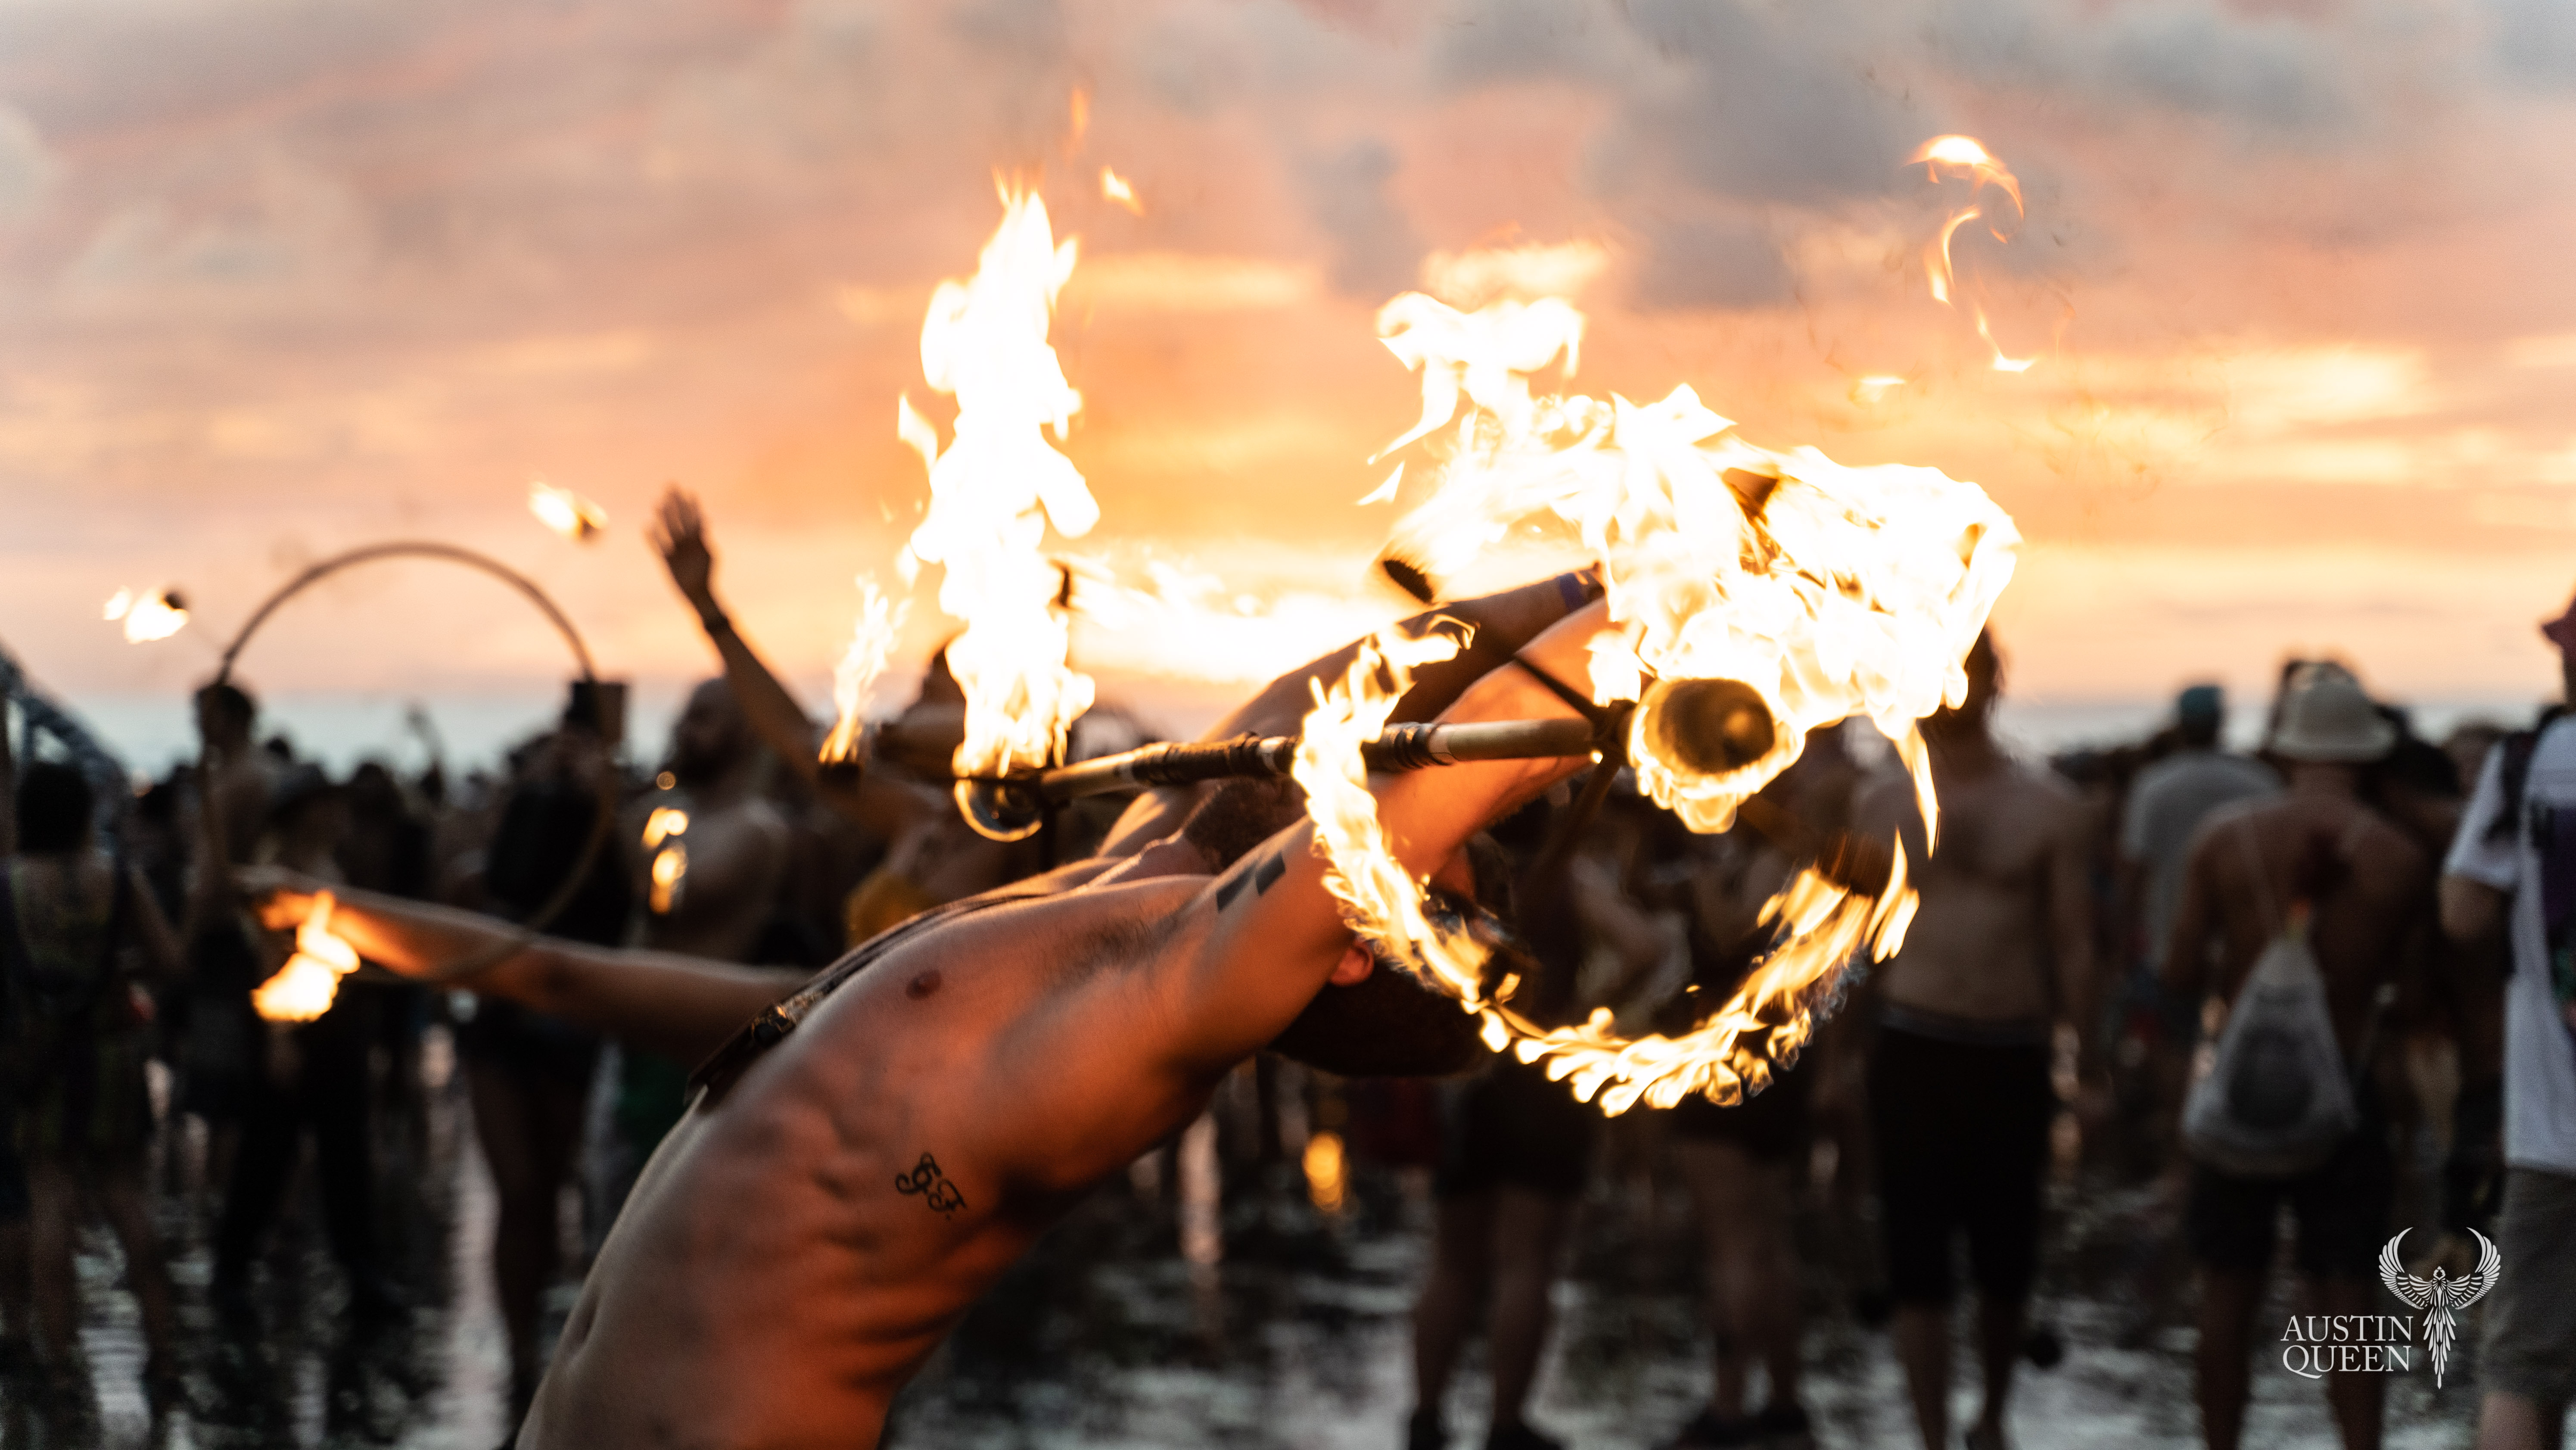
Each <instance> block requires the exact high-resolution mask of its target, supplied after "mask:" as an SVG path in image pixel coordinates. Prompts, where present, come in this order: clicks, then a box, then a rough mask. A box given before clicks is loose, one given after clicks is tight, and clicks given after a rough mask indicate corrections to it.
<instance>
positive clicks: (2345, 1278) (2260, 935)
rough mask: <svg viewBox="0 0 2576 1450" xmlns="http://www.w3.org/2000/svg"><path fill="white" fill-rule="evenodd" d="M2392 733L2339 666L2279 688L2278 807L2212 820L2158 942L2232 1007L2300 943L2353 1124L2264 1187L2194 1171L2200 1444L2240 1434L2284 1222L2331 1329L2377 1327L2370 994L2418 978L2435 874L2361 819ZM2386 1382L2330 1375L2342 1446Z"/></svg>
mask: <svg viewBox="0 0 2576 1450" xmlns="http://www.w3.org/2000/svg"><path fill="white" fill-rule="evenodd" d="M2397 739H2398V731H2397V727H2396V726H2395V725H2394V724H2392V723H2391V722H2390V721H2389V719H2388V717H2387V716H2385V715H2384V714H2382V713H2381V712H2380V710H2379V707H2378V706H2377V705H2375V704H2373V703H2371V699H2370V697H2369V696H2368V695H2367V694H2365V693H2363V691H2362V688H2361V682H2360V681H2359V680H2357V679H2355V678H2354V677H2353V674H2352V672H2351V671H2350V670H2348V669H2345V668H2344V667H2343V666H2341V665H2337V664H2326V663H2312V664H2305V665H2301V666H2299V667H2297V668H2296V669H2294V670H2293V671H2292V672H2291V673H2290V675H2289V678H2288V680H2287V681H2286V683H2285V685H2284V688H2283V693H2282V700H2281V709H2280V715H2279V718H2278V720H2277V722H2276V723H2275V725H2274V728H2273V732H2272V739H2271V742H2270V754H2271V755H2272V757H2273V758H2274V759H2276V760H2279V761H2280V762H2282V764H2283V765H2284V767H2285V769H2286V773H2287V775H2288V785H2289V789H2288V791H2287V792H2286V793H2285V794H2283V795H2280V796H2277V797H2273V798H2269V799H2265V800H2260V801H2248V802H2240V803H2237V804H2235V805H2230V806H2225V807H2221V808H2220V809H2219V810H2217V811H2214V812H2212V813H2211V814H2210V816H2209V817H2208V819H2207V820H2206V821H2204V822H2203V824H2202V825H2201V827H2200V830H2199V832H2198V833H2197V835H2196V836H2195V837H2194V838H2193V843H2192V848H2191V854H2190V858H2189V862H2188V864H2187V865H2186V866H2185V868H2184V875H2183V882H2182V895H2181V899H2180V900H2179V901H2178V902H2176V904H2175V907H2174V915H2173V922H2172V926H2171V929H2170V930H2169V932H2168V933H2167V936H2166V943H2165V954H2164V963H2163V967H2162V975H2163V979H2164V983H2165V987H2166V989H2167V990H2168V991H2170V992H2173V993H2175V994H2177V995H2178V996H2180V997H2181V998H2182V999H2183V1000H2185V1001H2189V1002H2194V1003H2197V1002H2200V1001H2201V1000H2202V999H2203V998H2204V997H2208V996H2216V997H2218V998H2220V999H2221V1000H2222V1001H2225V1002H2228V1003H2229V1004H2231V1005H2233V1003H2234V1002H2235V999H2236V996H2237V994H2238V992H2239V991H2241V990H2242V989H2243V988H2244V986H2245V983H2246V980H2247V977H2248V976H2249V974H2250V973H2251V972H2252V970H2253V968H2254V964H2255V962H2256V960H2257V959H2258V958H2260V957H2262V956H2263V955H2264V953H2265V950H2266V949H2267V948H2268V947H2270V946H2271V945H2272V943H2273V942H2274V941H2276V940H2277V939H2279V938H2280V937H2282V936H2283V935H2284V934H2294V935H2303V936H2304V940H2305V942H2306V945H2307V947H2308V949H2309V952H2310V954H2311V955H2312V956H2313V957H2314V959H2315V961H2316V965H2317V970H2318V973H2319V975H2321V976H2322V977H2323V978H2324V983H2325V997H2326V1010H2327V1015H2328V1016H2329V1017H2330V1018H2331V1020H2332V1022H2333V1026H2334V1034H2335V1043H2336V1047H2337V1048H2338V1049H2339V1050H2340V1052H2341V1055H2342V1061H2343V1064H2344V1066H2345V1068H2346V1070H2347V1074H2348V1076H2349V1077H2350V1078H2351V1079H2353V1080H2354V1081H2355V1082H2356V1083H2357V1084H2358V1087H2359V1098H2360V1108H2361V1112H2360V1120H2359V1123H2358V1125H2357V1126H2355V1127H2354V1128H2353V1129H2352V1131H2350V1132H2349V1133H2348V1134H2347V1135H2346V1136H2345V1137H2344V1138H2343V1139H2342V1141H2341V1142H2340V1143H2339V1144H2338V1145H2336V1146H2335V1148H2334V1149H2333V1153H2332V1156H2331V1157H2329V1158H2327V1159H2326V1161H2325V1162H2324V1163H2323V1164H2322V1165H2320V1166H2317V1167H2313V1168H2309V1169H2307V1170H2305V1171H2303V1172H2302V1171H2294V1170H2291V1169H2290V1167H2289V1165H2284V1171H2283V1172H2280V1173H2277V1174H2255V1173H2249V1172H2246V1171H2243V1165H2237V1164H2231V1165H2230V1167H2229V1168H2226V1169H2222V1168H2219V1167H2216V1166H2213V1165H2212V1164H2209V1163H2206V1162H2195V1163H2194V1164H2193V1165H2192V1168H2191V1190H2190V1199H2189V1206H2188V1208H2187V1210H2186V1213H2185V1221H2184V1237H2185V1239H2186V1240H2187V1241H2188V1242H2189V1244H2190V1246H2191V1251H2192V1255H2193V1257H2194V1258H2195V1259H2197V1260H2198V1261H2199V1263H2200V1266H2201V1307H2200V1347H2199V1356H2198V1359H2199V1363H2198V1379H2199V1397H2200V1411H2201V1431H2202V1434H2203V1436H2204V1438H2205V1439H2206V1440H2207V1442H2208V1444H2209V1445H2210V1446H2211V1447H2212V1450H2233V1447H2234V1446H2235V1445H2236V1443H2237V1441H2238V1438H2239V1436H2240V1435H2241V1433H2242V1431H2243V1429H2244V1421H2245V1402H2246V1393H2247V1388H2248V1359H2249V1355H2250V1354H2251V1351H2252V1347H2253V1328H2254V1315H2255V1312H2256V1311H2257V1310H2258V1309H2259V1308H2260V1307H2261V1306H2262V1302H2263V1289H2264V1281H2265V1279H2266V1278H2267V1277H2268V1273H2269V1269H2270V1266H2271V1262H2272V1253H2273V1247H2274V1240H2275V1238H2276V1235H2277V1231H2278V1220H2279V1214H2280V1209H2281V1206H2282V1205H2283V1203H2284V1202H2286V1203H2287V1204H2288V1205H2289V1207H2290V1209H2291V1210H2292V1212H2293V1213H2294V1214H2295V1215H2296V1217H2297V1219H2298V1249H2297V1254H2296V1258H2297V1263H2298V1268H2299V1272H2300V1274H2301V1275H2302V1277H2303V1278H2304V1279H2305V1280H2306V1281H2307V1284H2308V1288H2309V1292H2310V1295H2311V1298H2312V1301H2313V1302H2315V1303H2316V1304H2317V1306H2318V1308H2319V1309H2321V1310H2322V1311H2324V1312H2326V1313H2330V1314H2363V1313H2373V1312H2377V1311H2378V1310H2380V1309H2381V1308H2384V1307H2385V1306H2384V1305H2382V1304H2380V1303H2379V1302H2377V1296H2378V1294H2379V1285H2378V1283H2377V1267H2376V1266H2377V1262H2378V1254H2379V1251H2380V1249H2381V1247H2382V1245H2383V1244H2385V1243H2386V1241H2387V1238H2388V1218H2389V1209H2390V1205H2391V1201H2392V1200H2393V1198H2394V1196H2395V1192H2396V1164H2395V1160H2394V1158H2393V1157H2392V1156H2391V1154H2390V1152H2389V1148H2388V1139H2387V1131H2386V1121H2385V1119H2384V1118H2383V1117H2382V1116H2381V1114H2380V1111H2379V1108H2378V1104H2377V1102H2376V1099H2375V1096H2374V1095H2373V1094H2372V1092H2371V1090H2370V1087H2369V1081H2370V1078H2369V1070H2368V1058H2369V1056H2370V1051H2371V1044H2372V1042H2373V1041H2375V1040H2376V1039H2378V1038H2380V1037H2384V1036H2386V1035H2388V1034H2389V1033H2390V1032H2392V1031H2393V1030H2394V1028H2395V1024H2392V1023H2385V1022H2381V1021H2380V1020H2379V1017H2380V1015H2381V1001H2382V990H2381V989H2382V988H2383V987H2384V986H2386V985H2388V984H2391V983H2393V982H2394V981H2395V980H2396V979H2397V977H2398V976H2399V974H2400V973H2402V972H2405V971H2410V970H2415V969H2417V968H2418V967H2419V965H2420V962H2421V960H2422V958H2423V955H2424V953H2425V951H2426V950H2427V949H2428V947H2429V945H2430V942H2431V937H2432V932H2431V928H2432V920H2431V911H2430V906H2431V899H2432V881H2433V872H2432V862H2431V860H2430V859H2429V858H2428V857H2427V856H2426V854H2425V853H2424V852H2423V851H2421V850H2419V849H2417V847H2416V846H2415V845H2414V844H2413V843H2412V842H2411V841H2409V840H2408V839H2407V837H2406V835H2405V833H2404V832H2402V831H2400V830H2399V829H2398V828H2397V827H2396V826H2394V825H2392V824H2391V823H2389V822H2388V821H2387V820H2386V819H2384V818H2382V817H2381V816H2380V815H2379V814H2378V813H2377V812H2376V811H2374V810H2372V809H2371V808H2370V807H2369V806H2368V805H2366V804H2364V802H2363V798H2362V786H2363V772H2364V769H2365V767H2367V766H2369V765H2371V764H2372V763H2373V762H2376V761H2379V760H2381V759H2383V758H2385V757H2386V756H2387V754H2388V753H2389V751H2390V750H2391V749H2393V748H2395V746H2396V744H2397ZM2384 1389H2385V1380H2384V1377H2383V1376H2381V1375H2377V1374H2345V1373H2335V1374H2329V1375H2328V1376H2327V1377H2326V1400H2327V1403H2328V1405H2329V1406H2330V1407H2331V1408H2332V1410H2333V1412H2334V1418H2335V1428H2336V1429H2337V1430H2338V1431H2339V1432H2340V1433H2341V1435H2342V1439H2343V1443H2344V1444H2345V1445H2346V1446H2348V1447H2363V1446H2376V1445H2377V1444H2379V1439H2380V1423H2381V1410H2382V1398H2383V1394H2384Z"/></svg>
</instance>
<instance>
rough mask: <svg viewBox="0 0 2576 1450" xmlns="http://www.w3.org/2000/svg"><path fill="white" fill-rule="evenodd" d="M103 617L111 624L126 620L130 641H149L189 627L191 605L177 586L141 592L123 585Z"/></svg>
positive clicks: (111, 598)
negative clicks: (151, 592)
mask: <svg viewBox="0 0 2576 1450" xmlns="http://www.w3.org/2000/svg"><path fill="white" fill-rule="evenodd" d="M99 617H100V618H102V619H104V620H106V621H108V622H109V623H111V624H113V623H115V622H116V621H118V620H123V621H124V622H125V642H126V643H127V644H149V643H151V642H152V641H154V640H156V639H168V638H169V637H170V636H172V635H174V634H177V633H178V632H179V631H180V630H183V629H185V628H187V627H188V606H187V604H186V603H185V602H184V601H182V600H181V599H180V598H179V595H178V592H177V591H175V590H170V589H164V590H162V591H160V592H159V593H157V594H145V595H141V596H137V595H136V594H135V592H134V591H133V590H131V589H119V590H117V591H116V593H115V594H114V595H112V596H110V597H109V599H108V601H107V607H106V608H105V609H102V610H100V611H99Z"/></svg>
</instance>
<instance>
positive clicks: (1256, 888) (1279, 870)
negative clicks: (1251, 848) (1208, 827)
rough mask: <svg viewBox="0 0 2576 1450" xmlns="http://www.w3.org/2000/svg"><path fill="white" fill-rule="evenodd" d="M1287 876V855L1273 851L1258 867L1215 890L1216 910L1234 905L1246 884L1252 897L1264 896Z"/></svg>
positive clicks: (1283, 852)
mask: <svg viewBox="0 0 2576 1450" xmlns="http://www.w3.org/2000/svg"><path fill="white" fill-rule="evenodd" d="M1287 874H1288V853H1287V852H1285V851H1273V852H1271V853H1270V855H1269V856H1268V857H1267V858H1266V859H1264V860H1263V861H1262V863H1261V864H1260V865H1258V866H1255V867H1253V868H1252V869H1251V870H1249V871H1246V872H1244V873H1243V874H1242V875H1240V876H1237V877H1236V878H1234V879H1233V880H1232V881H1229V882H1227V883H1225V884H1224V885H1223V886H1220V887H1218V888H1217V889H1216V909H1217V910H1219V911H1223V910H1225V909H1226V908H1227V907H1229V906H1232V905H1234V899H1235V898H1236V897H1238V896H1241V895H1242V894H1243V888H1244V887H1245V886H1246V885H1247V884H1248V885H1250V886H1251V887H1252V894H1253V895H1255V896H1266V895H1268V894H1269V892H1270V888H1271V887H1273V886H1276V885H1278V884H1279V878H1280V877H1282V876H1285V875H1287Z"/></svg>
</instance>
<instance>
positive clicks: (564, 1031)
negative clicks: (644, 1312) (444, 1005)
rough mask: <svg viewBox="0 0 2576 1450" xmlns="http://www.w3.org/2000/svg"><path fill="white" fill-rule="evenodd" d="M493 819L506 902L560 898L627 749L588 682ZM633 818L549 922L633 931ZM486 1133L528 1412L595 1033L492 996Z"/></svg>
mask: <svg viewBox="0 0 2576 1450" xmlns="http://www.w3.org/2000/svg"><path fill="white" fill-rule="evenodd" d="M521 764H522V768H521V773H520V776H519V779H518V782H517V784H516V785H515V787H514V788H513V789H512V791H511V793H510V798H509V803H508V804H507V806H505V807H504V809H503V811H502V814H501V824H500V827H499V828H498V829H497V830H496V831H495V832H494V833H493V837H492V844H491V849H490V851H489V853H488V854H487V856H486V857H485V862H484V871H483V886H484V891H485V893H486V896H487V898H488V899H489V902H490V904H491V905H492V907H493V908H494V909H495V910H496V911H497V912H498V914H500V915H502V916H504V917H506V918H508V919H510V920H514V921H526V920H529V919H531V918H533V917H534V916H535V915H536V913H537V912H538V911H539V910H540V909H542V908H543V907H544V906H546V905H547V904H548V903H549V902H551V901H552V900H553V899H554V897H555V896H556V894H557V892H558V891H560V890H561V889H562V887H563V885H564V883H565V881H566V880H567V879H568V878H569V876H570V875H571V872H572V868H573V865H574V863H575V862H576V861H577V860H578V859H579V858H580V856H581V852H582V847H583V845H584V843H586V842H587V841H588V840H589V839H590V836H591V833H592V832H593V831H594V830H596V829H598V824H599V812H600V809H601V805H600V795H601V791H602V789H603V788H607V789H609V790H612V791H613V790H614V789H615V785H616V768H617V767H616V762H615V761H614V760H613V759H612V758H611V755H610V745H609V742H608V741H607V740H605V739H604V738H603V737H602V736H601V734H600V732H599V728H598V723H597V719H596V703H595V701H594V700H593V699H592V698H591V697H589V696H588V695H587V693H586V692H581V691H579V690H576V693H575V696H574V698H573V700H572V702H571V703H570V704H569V705H568V706H567V707H566V709H565V711H564V716H563V721H562V724H561V727H560V728H558V729H557V730H556V731H555V732H554V733H553V734H552V735H549V736H547V737H546V738H545V739H544V740H542V741H540V742H538V744H537V745H536V746H535V748H534V749H533V750H532V751H531V752H530V753H529V754H528V755H527V756H526V757H525V758H524V759H523V761H522V763H521ZM625 840H626V832H625V831H623V830H621V829H618V828H617V827H616V825H615V824H614V823H613V822H612V824H611V826H610V834H609V836H608V838H607V839H606V840H605V841H603V842H602V843H601V848H600V851H599V854H598V855H597V857H596V858H595V859H594V860H593V861H592V864H591V868H590V872H589V874H588V875H586V876H584V877H583V878H582V882H581V885H580V886H579V887H577V888H576V889H575V890H574V891H573V894H572V896H571V899H570V900H569V901H568V902H567V903H566V905H565V906H564V908H563V910H562V911H560V912H558V913H557V914H556V916H555V918H554V920H553V921H552V922H550V923H549V924H548V925H547V927H546V930H547V931H548V932H549V933H551V934H553V935H555V936H558V937H561V938H563V939H565V940H568V941H576V942H586V943H589V944H592V945H596V946H621V945H623V944H624V943H625V941H626V938H627V933H628V930H629V926H630V923H631V922H632V920H633V917H634V904H635V891H634V883H633V882H632V881H631V880H630V879H629V867H628V864H627V863H628V857H627V855H626V850H625ZM456 1037H457V1042H456V1047H457V1056H458V1058H459V1059H460V1060H461V1061H462V1062H463V1063H464V1066H465V1081H466V1088H467V1091H468V1094H469V1096H470V1099H471V1101H472V1102H473V1105H474V1133H475V1137H476V1139H477V1140H478V1141H479V1142H480V1143H481V1144H482V1147H483V1157H484V1161H485V1162H486V1163H488V1164H490V1166H491V1169H492V1186H493V1190H494V1194H495V1196H496V1197H497V1198H498V1199H499V1200H500V1205H499V1207H500V1213H499V1222H498V1223H497V1224H496V1225H495V1227H494V1229H493V1232H492V1274H493V1282H494V1285H495V1287H496V1288H497V1290H498V1297H499V1300H500V1305H501V1322H502V1325H503V1327H504V1328H505V1329H506V1330H507V1332H508V1334H509V1339H510V1413H511V1417H512V1420H511V1422H512V1423H513V1424H516V1423H517V1420H518V1417H519V1416H520V1415H522V1414H524V1413H525V1411H526V1409H527V1405H528V1401H529V1399H530V1398H531V1397H532V1396H534V1394H535V1393H536V1387H537V1380H538V1377H539V1375H540V1373H541V1372H542V1371H543V1369H544V1365H543V1364H542V1363H541V1360H540V1356H539V1354H538V1313H539V1310H540V1309H541V1308H542V1307H543V1304H544V1299H545V1291H546V1285H547V1284H548V1283H549V1282H551V1281H552V1279H553V1277H554V1272H555V1265H556V1261H557V1259H558V1257H559V1256H560V1254H561V1248H560V1245H561V1244H562V1242H563V1231H562V1224H561V1213H562V1202H561V1200H562V1192H563V1186H564V1184H565V1183H566V1182H567V1181H568V1178H569V1175H570V1174H571V1172H572V1169H573V1165H574V1164H575V1163H576V1162H577V1161H578V1160H579V1158H580V1154H581V1140H582V1118H583V1114H584V1112H585V1111H586V1109H587V1107H588V1104H589V1100H590V1085H591V1078H592V1076H593V1074H594V1073H595V1072H596V1070H597V1068H598V1064H599V1039H598V1037H597V1036H595V1035H594V1034H592V1033H590V1032H588V1031H585V1030H583V1029H581V1028H578V1027H575V1026H572V1025H571V1024H569V1023H566V1022H562V1021H559V1020H557V1019H555V1018H552V1017H549V1016H546V1015H544V1014H542V1013H538V1012H532V1011H529V1010H528V1009H527V1008H525V1007H522V1006H520V1005H518V1004H517V1003H514V1002H509V1001H504V1000H501V999H498V998H494V997H479V998H478V999H477V1001H476V1004H475V1008H474V1015H473V1016H472V1017H471V1018H470V1019H468V1020H467V1021H466V1022H465V1023H464V1024H463V1025H462V1026H460V1027H459V1028H458V1029H457V1034H456Z"/></svg>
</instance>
